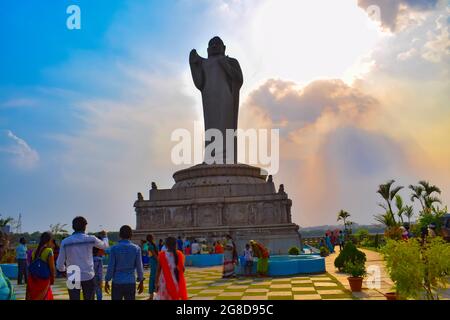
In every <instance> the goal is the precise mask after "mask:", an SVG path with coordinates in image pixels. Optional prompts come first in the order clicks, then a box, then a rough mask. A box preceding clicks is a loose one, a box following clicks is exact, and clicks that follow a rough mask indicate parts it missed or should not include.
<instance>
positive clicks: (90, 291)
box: [69, 278, 95, 300]
mask: <svg viewBox="0 0 450 320" xmlns="http://www.w3.org/2000/svg"><path fill="white" fill-rule="evenodd" d="M81 290H83V300H94V295H95V280H94V278H92V279H91V280H87V281H81ZM81 290H80V289H69V298H70V300H80V292H81Z"/></svg>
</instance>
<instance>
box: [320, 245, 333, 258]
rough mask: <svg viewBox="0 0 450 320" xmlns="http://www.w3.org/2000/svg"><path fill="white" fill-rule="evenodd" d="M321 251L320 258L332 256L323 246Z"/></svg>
mask: <svg viewBox="0 0 450 320" xmlns="http://www.w3.org/2000/svg"><path fill="white" fill-rule="evenodd" d="M319 250H320V256H321V257H326V256H328V255H329V254H330V250H328V248H327V247H324V246H322V247H320V248H319Z"/></svg>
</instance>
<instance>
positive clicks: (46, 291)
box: [26, 232, 55, 300]
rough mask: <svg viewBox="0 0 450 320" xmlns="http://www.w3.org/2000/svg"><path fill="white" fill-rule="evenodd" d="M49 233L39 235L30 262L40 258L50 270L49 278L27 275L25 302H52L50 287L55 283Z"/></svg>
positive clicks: (53, 259) (53, 260)
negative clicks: (39, 237) (37, 243)
mask: <svg viewBox="0 0 450 320" xmlns="http://www.w3.org/2000/svg"><path fill="white" fill-rule="evenodd" d="M51 240H52V236H51V234H50V232H44V233H43V234H42V235H41V239H40V241H39V245H38V247H37V249H36V250H35V251H34V252H33V255H32V259H33V260H32V261H34V260H35V259H37V258H40V259H41V260H42V261H43V262H44V263H46V264H48V266H49V268H50V277H49V278H48V279H41V278H38V277H36V276H33V274H32V273H31V272H30V273H29V275H28V282H27V291H26V300H53V293H52V287H51V286H52V285H53V283H54V281H55V258H54V256H53V250H52V244H51Z"/></svg>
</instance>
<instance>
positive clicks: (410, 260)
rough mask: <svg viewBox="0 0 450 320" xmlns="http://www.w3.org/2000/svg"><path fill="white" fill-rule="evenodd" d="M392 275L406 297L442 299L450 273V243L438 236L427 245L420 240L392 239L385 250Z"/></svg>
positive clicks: (397, 287) (398, 288) (387, 264)
mask: <svg viewBox="0 0 450 320" xmlns="http://www.w3.org/2000/svg"><path fill="white" fill-rule="evenodd" d="M382 252H383V255H384V258H385V260H386V267H387V270H388V272H389V276H390V278H391V279H392V281H393V282H394V283H395V289H396V291H397V293H398V294H399V295H400V296H401V297H402V298H413V299H423V298H426V299H429V300H433V299H438V298H439V294H440V293H441V291H443V290H445V289H446V287H447V282H448V275H449V274H450V244H448V243H446V242H444V241H443V240H442V238H440V237H436V238H434V239H431V240H429V241H428V242H426V243H425V244H424V245H423V246H421V245H420V242H419V241H418V240H417V239H410V240H409V241H394V240H388V241H387V244H386V246H385V247H384V248H383V250H382Z"/></svg>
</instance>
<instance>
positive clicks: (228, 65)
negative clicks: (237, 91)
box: [221, 57, 244, 88]
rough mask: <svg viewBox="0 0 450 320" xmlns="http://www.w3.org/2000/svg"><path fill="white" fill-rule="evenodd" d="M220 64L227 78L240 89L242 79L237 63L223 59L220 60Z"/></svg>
mask: <svg viewBox="0 0 450 320" xmlns="http://www.w3.org/2000/svg"><path fill="white" fill-rule="evenodd" d="M221 64H222V67H223V68H224V70H225V72H226V73H227V74H228V76H230V77H231V79H232V81H233V82H234V83H235V84H236V85H237V86H238V88H240V87H241V86H242V84H243V83H244V77H243V75H242V70H241V66H240V65H239V62H238V61H237V60H236V59H234V58H229V57H225V59H223V60H221Z"/></svg>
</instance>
